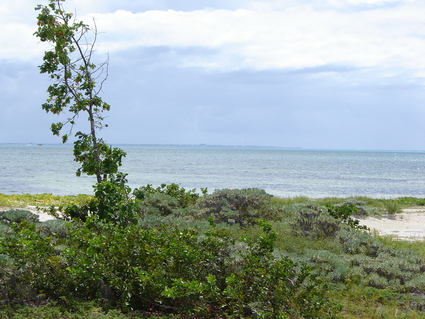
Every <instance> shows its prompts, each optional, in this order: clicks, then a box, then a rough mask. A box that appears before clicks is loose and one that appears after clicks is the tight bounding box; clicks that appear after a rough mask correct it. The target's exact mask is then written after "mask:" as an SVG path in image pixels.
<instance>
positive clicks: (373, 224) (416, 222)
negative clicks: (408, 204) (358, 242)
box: [359, 207, 425, 240]
mask: <svg viewBox="0 0 425 319" xmlns="http://www.w3.org/2000/svg"><path fill="white" fill-rule="evenodd" d="M359 220H360V224H362V225H366V226H367V227H369V228H370V230H371V231H373V230H375V231H376V232H377V233H378V234H379V235H381V236H385V235H391V236H395V237H397V238H398V239H403V240H424V239H425V207H424V208H423V207H418V208H409V209H404V210H403V213H402V214H396V215H394V216H385V217H382V218H379V219H378V218H372V217H368V218H365V219H359Z"/></svg>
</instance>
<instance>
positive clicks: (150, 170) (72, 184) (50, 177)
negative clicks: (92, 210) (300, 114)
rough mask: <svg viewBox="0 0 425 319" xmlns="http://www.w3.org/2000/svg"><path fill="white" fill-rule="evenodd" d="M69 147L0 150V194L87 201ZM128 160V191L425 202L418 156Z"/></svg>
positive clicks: (201, 151) (228, 151) (289, 153)
mask: <svg viewBox="0 0 425 319" xmlns="http://www.w3.org/2000/svg"><path fill="white" fill-rule="evenodd" d="M72 146H73V145H72V144H65V145H63V144H42V145H41V144H0V193H2V194H8V195H10V194H42V193H50V194H53V195H77V194H92V193H93V188H92V185H93V184H94V183H95V178H94V177H93V176H81V177H77V176H76V174H75V172H76V170H77V168H78V163H76V162H74V161H73V155H72ZM113 146H115V147H120V148H122V149H123V150H124V151H125V152H127V156H126V158H125V159H124V161H123V165H122V167H121V171H122V172H124V173H126V174H128V176H127V178H128V182H129V186H130V187H131V188H136V187H140V186H144V185H147V184H151V185H153V186H159V185H161V184H163V183H164V184H170V183H176V184H178V185H180V186H181V187H184V188H186V189H197V190H198V191H199V192H200V189H201V188H207V189H208V192H209V193H211V192H213V191H214V190H216V189H224V188H229V189H234V188H238V189H241V188H261V189H264V190H265V191H266V192H268V193H269V194H272V195H274V196H279V197H296V196H307V197H310V198H323V197H350V196H368V197H372V198H397V197H404V196H413V197H421V198H423V197H425V151H370V150H311V149H292V148H274V147H247V146H241V147H236V146H235V147H230V146H209V145H113Z"/></svg>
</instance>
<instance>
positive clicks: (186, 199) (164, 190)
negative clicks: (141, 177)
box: [133, 183, 207, 208]
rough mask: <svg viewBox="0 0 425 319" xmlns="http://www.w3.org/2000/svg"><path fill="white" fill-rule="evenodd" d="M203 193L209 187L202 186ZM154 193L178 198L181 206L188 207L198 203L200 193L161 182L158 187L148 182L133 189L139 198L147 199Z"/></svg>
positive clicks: (204, 193)
mask: <svg viewBox="0 0 425 319" xmlns="http://www.w3.org/2000/svg"><path fill="white" fill-rule="evenodd" d="M201 193H202V194H203V195H206V193H207V189H206V188H201ZM154 194H164V195H168V196H170V197H173V198H175V199H176V200H178V202H179V204H180V207H183V208H185V207H188V206H189V205H193V204H195V203H196V201H197V200H198V198H199V197H200V195H199V194H198V193H197V192H196V189H192V190H188V191H186V189H185V188H183V187H180V186H179V185H177V184H174V183H172V184H170V185H167V184H161V186H158V187H156V188H154V187H152V185H150V184H148V185H146V186H141V187H139V188H136V189H134V190H133V195H134V196H135V198H136V199H137V200H142V201H143V200H146V199H147V198H149V197H150V196H152V195H154Z"/></svg>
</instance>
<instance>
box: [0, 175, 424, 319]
mask: <svg viewBox="0 0 425 319" xmlns="http://www.w3.org/2000/svg"><path fill="white" fill-rule="evenodd" d="M120 185H121V186H123V185H124V183H122V184H120V183H119V181H117V180H116V181H115V182H106V181H105V182H103V183H101V184H97V186H96V187H97V188H96V192H95V195H94V196H92V197H89V196H75V197H58V196H52V195H49V194H44V195H19V196H16V195H1V197H0V198H1V200H2V203H3V204H2V206H5V207H12V206H18V208H13V209H5V210H3V211H1V212H0V287H1V288H0V317H1V318H422V317H425V299H424V298H423V296H424V293H425V280H424V273H425V258H424V253H425V249H424V248H423V247H424V245H423V243H422V242H408V243H407V242H400V241H396V240H394V239H391V238H389V237H376V236H372V235H371V234H370V233H369V231H368V229H367V228H366V227H364V226H362V225H361V223H359V222H358V220H357V219H356V218H355V217H356V216H366V215H375V216H376V215H380V214H389V213H397V211H395V212H390V211H389V210H388V208H387V207H389V206H387V205H389V204H388V203H389V201H390V200H384V199H369V198H348V199H339V198H327V199H317V200H313V199H308V198H304V197H299V198H293V199H281V198H275V197H272V196H270V195H268V194H267V193H266V192H264V191H263V190H259V189H241V190H237V189H223V190H216V191H214V192H213V193H211V194H207V191H206V190H203V192H202V193H201V194H198V193H197V192H196V191H195V190H185V189H184V188H182V187H179V186H178V185H176V184H171V185H161V186H160V187H157V188H154V187H152V186H151V185H147V186H143V187H140V188H138V189H136V190H134V191H133V193H132V194H130V193H129V190H128V189H126V188H125V187H120ZM114 187H115V188H114ZM105 189H106V191H105ZM111 193H114V194H115V196H113V197H112V198H111V199H110V202H109V203H110V205H108V207H106V206H105V203H108V202H107V201H106V199H105V198H103V197H102V196H103V195H104V194H111ZM102 194H103V195H102ZM17 202H18V203H19V205H16V203H17ZM35 203H38V204H37V205H39V206H43V207H45V208H46V207H48V206H49V205H50V206H51V208H49V209H48V210H49V211H51V212H52V213H53V214H56V217H59V216H60V218H61V219H56V220H50V221H46V222H39V220H38V216H37V215H35V214H32V213H31V212H29V211H26V210H25V209H24V206H25V205H31V206H34V204H35ZM395 203H396V204H395ZM394 205H397V207H407V206H417V205H423V200H422V199H415V198H399V199H392V200H391V204H390V206H391V207H392V206H394Z"/></svg>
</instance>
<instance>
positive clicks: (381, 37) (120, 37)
mask: <svg viewBox="0 0 425 319" xmlns="http://www.w3.org/2000/svg"><path fill="white" fill-rule="evenodd" d="M36 3H37V1H35V0H17V1H16V2H14V4H13V5H11V6H10V7H8V6H5V5H0V17H1V19H2V20H1V21H2V22H1V25H0V27H1V28H0V41H2V43H7V44H8V45H4V46H2V47H1V48H0V58H3V59H4V58H6V59H8V58H15V59H16V58H18V59H27V60H28V59H31V58H34V57H36V58H38V59H39V57H40V56H41V53H42V51H43V48H44V46H43V45H42V44H40V43H38V44H37V40H36V39H35V38H34V37H33V36H32V34H33V32H34V31H35V15H36V13H35V12H34V11H33V8H34V7H35V4H36ZM113 3H115V2H113V1H105V2H103V5H102V1H100V0H95V1H91V2H90V1H83V0H70V1H67V2H66V6H67V8H74V7H75V8H78V10H77V13H79V14H81V13H82V14H85V16H79V17H80V18H82V19H84V20H85V21H90V20H89V17H95V18H96V21H97V26H98V29H99V31H101V32H105V33H102V34H101V36H100V37H99V51H101V52H116V51H122V50H126V49H134V48H137V47H147V46H165V47H176V48H188V47H198V48H204V49H207V50H212V51H213V52H214V54H209V55H208V56H206V55H202V54H199V55H191V56H190V57H184V56H182V57H181V59H180V66H181V67H189V66H197V67H204V68H208V69H225V70H226V69H244V68H248V69H282V68H308V67H317V66H323V65H344V66H348V67H362V68H378V69H382V70H383V72H385V73H386V74H389V73H399V72H416V74H419V75H421V76H422V75H423V74H425V59H423V56H425V22H424V20H423V15H424V13H425V5H423V4H422V3H420V2H418V1H411V0H405V1H401V0H340V1H336V0H313V1H308V0H297V1H295V0H292V1H291V0H285V1H282V0H280V1H279V0H276V1H262V2H259V1H253V2H246V4H245V8H241V9H237V10H218V9H209V10H208V9H205V10H197V11H190V12H183V11H174V10H168V11H161V10H151V11H145V12H140V13H132V12H131V11H126V10H118V11H115V12H113V13H89V12H94V11H90V10H95V9H96V8H98V10H97V12H105V11H107V10H106V8H108V6H111V4H113ZM365 4H366V5H382V6H381V7H379V6H378V7H373V8H371V9H370V10H359V11H343V10H342V11H341V10H339V9H338V8H336V7H338V6H350V5H365ZM386 4H393V5H391V6H389V7H387V6H385V5H386ZM115 5H116V4H115ZM332 6H333V7H332ZM19 7H24V8H25V10H23V16H24V17H30V16H31V19H33V20H32V21H31V20H30V18H28V19H27V18H25V19H26V20H27V21H31V22H34V23H29V22H27V23H26V24H24V23H23V22H22V19H23V18H20V17H19V16H18V15H16V14H15V15H13V14H12V13H13V12H15V13H18V12H19V10H18V8H19ZM200 52H202V50H201V51H200Z"/></svg>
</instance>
